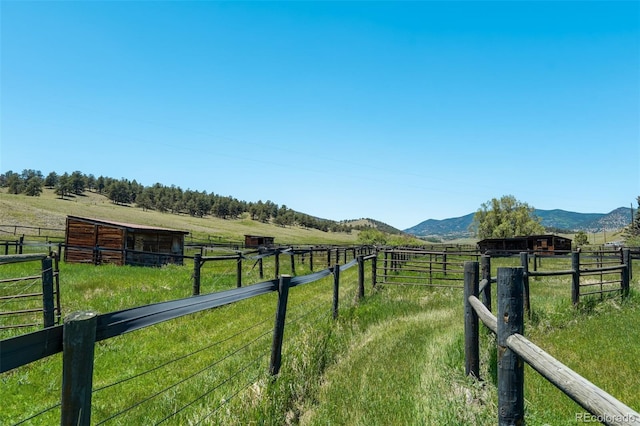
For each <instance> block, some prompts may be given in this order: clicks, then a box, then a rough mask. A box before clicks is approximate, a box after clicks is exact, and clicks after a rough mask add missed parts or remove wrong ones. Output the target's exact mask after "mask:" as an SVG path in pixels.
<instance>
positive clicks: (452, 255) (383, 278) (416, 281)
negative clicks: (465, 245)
mask: <svg viewBox="0 0 640 426" xmlns="http://www.w3.org/2000/svg"><path fill="white" fill-rule="evenodd" d="M380 256H381V258H380V263H381V265H380V267H379V270H378V278H379V283H380V284H391V285H393V284H397V285H416V286H430V287H454V288H462V282H463V279H464V277H463V273H464V262H465V261H468V260H477V259H478V257H479V256H480V253H479V252H478V251H477V250H473V249H455V248H454V249H447V248H445V249H442V250H434V249H421V248H389V249H383V250H381V251H380Z"/></svg>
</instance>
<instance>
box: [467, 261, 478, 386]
mask: <svg viewBox="0 0 640 426" xmlns="http://www.w3.org/2000/svg"><path fill="white" fill-rule="evenodd" d="M479 278H480V275H479V267H478V262H464V370H465V374H466V375H467V376H474V377H476V378H478V379H479V378H480V340H479V337H478V315H477V314H476V311H475V310H474V309H473V307H472V306H471V303H469V297H471V296H476V297H477V296H478V287H479Z"/></svg>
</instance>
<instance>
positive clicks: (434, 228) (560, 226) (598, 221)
mask: <svg viewBox="0 0 640 426" xmlns="http://www.w3.org/2000/svg"><path fill="white" fill-rule="evenodd" d="M534 214H535V215H536V216H538V217H539V218H540V219H541V223H542V225H543V226H544V227H545V228H547V229H553V230H556V231H558V230H562V231H564V232H568V233H571V232H576V231H585V232H600V231H615V230H619V229H621V228H624V227H625V226H627V225H628V224H629V222H630V220H631V216H632V212H631V209H630V208H629V207H619V208H617V209H615V210H613V211H611V212H609V213H576V212H569V211H566V210H560V209H555V210H538V209H536V210H535V211H534ZM473 215H474V213H470V214H467V215H465V216H461V217H455V218H450V219H442V220H436V219H428V220H425V221H424V222H420V223H419V224H417V225H415V226H413V227H411V228H408V229H405V230H404V232H406V233H408V234H412V235H415V236H417V237H430V236H437V237H440V238H443V239H456V238H465V237H470V236H471V235H472V233H471V231H469V226H470V225H471V223H472V222H473Z"/></svg>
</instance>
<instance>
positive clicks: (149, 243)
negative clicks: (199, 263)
mask: <svg viewBox="0 0 640 426" xmlns="http://www.w3.org/2000/svg"><path fill="white" fill-rule="evenodd" d="M188 233H189V232H188V231H177V230H174V229H166V228H158V227H154V226H146V225H136V224H131V223H121V222H113V221H107V220H101V219H91V218H85V217H77V216H67V226H66V233H65V252H64V260H65V262H71V263H93V264H95V265H99V264H102V263H112V264H116V265H140V266H161V265H166V264H168V263H175V264H178V265H182V257H183V255H184V236H185V235H186V234H188Z"/></svg>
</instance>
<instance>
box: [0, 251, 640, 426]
mask: <svg viewBox="0 0 640 426" xmlns="http://www.w3.org/2000/svg"><path fill="white" fill-rule="evenodd" d="M563 262H565V261H563V260H560V259H554V260H551V259H548V260H547V259H545V260H544V261H543V267H544V269H552V268H556V269H565V268H566V265H565V264H564V263H563ZM518 263H519V259H496V260H495V261H493V262H492V264H493V267H494V268H497V267H499V266H508V265H512V266H515V265H517V264H518ZM378 264H379V265H381V262H379V263H378ZM297 265H298V266H299V268H300V270H299V271H296V272H297V273H298V275H302V274H305V273H308V272H309V271H308V265H304V266H303V265H302V264H301V262H297ZM287 267H288V262H286V265H285V264H281V268H283V269H284V270H282V271H281V272H283V273H288V271H287V270H286V268H287ZM6 268H10V269H11V270H10V269H6ZM29 268H37V266H36V267H34V266H33V265H31V266H28V264H26V263H25V264H18V265H10V266H9V265H4V266H2V267H0V274H2V275H0V278H1V277H6V276H11V274H14V273H23V272H25V271H29V270H30V269H29ZM205 268H206V272H205V270H204V269H203V293H206V292H212V291H218V290H221V289H227V288H234V287H235V263H232V262H228V263H225V262H222V263H219V264H213V263H211V264H206V267H205ZM305 268H307V269H305ZM256 269H257V268H256ZM315 269H316V270H318V269H321V267H320V266H317V267H316V268H315ZM356 269H357V268H351V269H350V270H348V271H345V272H344V273H343V274H341V278H342V280H341V299H340V308H341V309H340V316H339V319H338V321H336V322H334V321H333V320H332V319H331V315H330V306H331V288H332V277H327V278H325V279H323V280H321V281H318V282H315V283H311V284H305V285H304V286H300V287H296V288H294V289H292V290H291V293H290V306H289V310H288V313H287V328H286V330H285V340H284V342H285V343H284V347H283V365H282V370H281V373H280V375H279V376H278V378H277V379H276V380H273V379H271V378H270V377H269V376H268V374H267V369H268V362H269V350H270V345H271V329H272V327H273V320H274V312H275V303H276V295H275V294H269V295H265V296H261V297H258V298H253V299H249V300H246V301H243V302H240V303H237V304H233V305H229V306H225V307H222V308H219V309H214V310H211V311H207V312H201V313H198V314H194V315H189V316H188V317H184V318H181V319H178V320H173V321H168V322H165V323H162V324H159V325H157V326H154V327H149V328H147V329H143V330H139V331H136V332H132V333H128V334H125V335H123V336H119V337H116V338H113V339H109V340H106V341H103V342H99V343H98V344H97V345H96V362H95V371H94V389H96V390H97V391H96V392H95V394H94V397H93V423H94V424H95V423H100V422H101V421H104V420H106V419H108V418H109V417H111V416H113V415H114V414H116V413H119V412H122V411H123V410H127V411H125V412H123V414H122V415H120V416H118V417H115V418H114V419H112V420H111V421H109V422H107V423H106V424H118V425H128V424H143V425H145V424H156V423H157V422H159V421H160V420H162V419H163V418H165V417H166V416H172V414H173V413H174V412H175V411H177V410H180V409H181V408H184V409H183V410H182V411H180V412H179V413H178V414H176V415H175V416H172V417H170V420H168V421H167V423H166V424H196V423H197V422H198V421H200V420H203V419H205V420H204V421H203V423H202V424H237V425H244V424H264V425H281V424H304V425H320V424H322V425H325V424H345V425H346V424H349V425H351V424H356V425H358V424H361V425H365V424H366V425H386V424H401V425H414V424H415V425H420V424H478V425H493V424H495V423H496V416H497V414H496V409H497V408H496V401H497V390H496V388H495V361H496V350H495V339H494V337H493V336H491V335H490V334H489V333H484V332H483V333H482V338H481V345H482V354H481V357H482V359H481V376H482V377H483V378H484V381H481V382H477V381H475V380H472V379H470V378H468V377H466V376H465V375H464V350H463V312H462V310H463V304H462V294H461V290H459V289H451V288H449V289H439V288H424V287H415V286H413V287H412V286H395V285H387V286H383V287H379V288H378V289H377V290H375V291H372V290H371V288H370V284H369V283H370V269H369V268H365V271H366V273H367V277H366V280H365V282H366V283H367V290H366V297H365V299H364V300H362V301H360V302H356V301H355V294H356V275H357V273H356ZM191 272H192V268H191V266H183V267H178V266H169V267H164V268H136V267H115V266H108V265H105V266H100V267H94V266H88V265H70V264H64V263H63V264H62V265H61V283H62V296H63V303H62V304H63V309H64V312H65V314H66V313H69V312H73V311H74V310H78V309H88V308H90V309H95V310H98V311H99V312H101V313H104V312H109V311H114V310H118V309H124V308H128V307H133V306H138V305H141V304H146V303H153V302H157V301H162V300H171V299H177V298H182V297H187V296H189V295H190V292H191ZM255 273H256V271H250V272H247V280H246V281H245V282H246V283H247V284H248V283H250V282H256V281H257V279H256V278H257V277H256V276H255V275H251V274H255ZM272 274H273V270H272V269H269V267H267V268H266V269H265V276H266V278H267V279H268V278H271V275H272ZM493 275H495V273H494V274H493ZM636 275H637V274H636ZM250 279H251V280H253V279H255V281H250ZM567 280H568V278H567V277H554V278H544V279H542V278H541V279H539V280H537V281H534V280H532V282H531V296H532V297H531V306H532V318H531V319H530V320H528V321H527V323H526V325H525V335H526V336H527V337H529V338H530V339H531V340H532V341H533V342H534V343H536V344H537V345H538V346H540V347H542V348H543V349H545V350H546V351H547V352H549V353H551V354H552V355H554V356H556V357H557V358H558V359H559V360H560V361H561V362H563V363H565V364H566V365H567V366H569V367H570V368H573V369H575V370H576V371H577V372H578V373H580V374H582V375H584V376H585V377H586V378H587V379H589V380H591V381H593V382H594V383H595V384H596V385H598V386H601V387H602V388H603V389H604V390H606V391H607V392H609V393H611V394H613V395H614V396H616V397H617V398H619V399H620V400H622V401H623V402H624V403H626V404H628V405H629V406H631V407H632V408H634V409H636V410H639V409H640V384H639V383H638V381H637V380H635V379H634V378H635V377H636V373H637V371H638V367H639V365H638V361H637V360H638V359H640V357H639V356H638V355H640V353H638V351H639V350H640V349H639V346H638V345H637V344H636V343H635V342H637V341H638V339H639V338H640V327H639V324H638V321H639V319H638V318H639V316H638V314H639V313H640V312H639V311H640V308H639V306H640V296H639V295H638V293H637V292H638V278H637V277H636V278H635V279H634V283H633V285H632V288H633V291H632V297H631V298H630V299H629V300H628V301H625V302H624V303H622V302H620V299H619V297H618V298H610V299H607V300H605V301H602V302H601V301H599V300H591V301H585V302H584V303H582V304H581V305H580V307H579V308H577V309H576V308H574V307H573V306H572V305H571V291H570V283H569V281H567ZM494 297H495V291H494ZM494 306H496V305H495V302H494ZM165 363H169V364H167V365H164V364H165ZM154 368H157V370H154ZM144 372H148V373H146V374H144V375H141V376H139V377H138V376H137V375H138V374H141V373H144ZM60 377H61V356H60V355H56V356H53V357H49V358H48V359H45V360H41V361H38V362H35V363H32V364H30V365H27V366H25V367H21V368H18V369H16V370H14V371H11V372H9V373H6V374H3V375H2V376H0V381H1V387H0V398H1V399H2V401H3V409H2V410H1V411H0V424H12V423H13V422H15V421H17V420H19V419H24V418H26V417H28V416H30V415H32V414H35V413H38V412H40V411H41V410H43V409H46V408H47V407H55V404H57V403H58V401H59V399H60V386H61V383H60ZM129 378H131V379H129ZM120 381H123V382H122V383H119V382H120ZM525 386H526V387H525V398H526V420H527V423H528V424H534V425H535V424H539V425H543V424H554V425H555V424H575V420H574V419H575V413H581V412H583V411H584V410H583V409H581V408H580V407H578V406H577V405H576V404H575V403H573V402H572V401H571V400H570V399H569V398H568V397H566V396H564V395H563V394H561V392H560V391H558V390H557V389H555V388H554V387H553V385H550V384H549V383H548V382H546V380H544V379H543V378H541V377H540V376H539V375H538V374H537V373H536V372H534V371H532V370H531V369H530V368H528V367H527V370H526V372H525ZM155 394H158V395H157V396H155ZM138 403H139V404H140V405H135V404H138ZM128 407H132V408H131V409H130V410H129V409H127V408H128ZM59 415H60V413H59V408H53V409H51V410H50V411H48V412H47V413H45V414H43V415H41V416H38V417H37V418H35V419H34V420H32V421H30V422H27V423H26V424H34V425H37V424H52V423H56V422H58V421H59V420H58V419H59Z"/></svg>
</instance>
